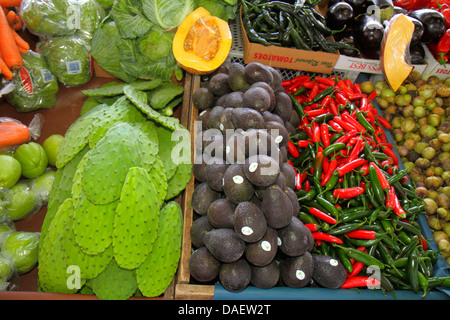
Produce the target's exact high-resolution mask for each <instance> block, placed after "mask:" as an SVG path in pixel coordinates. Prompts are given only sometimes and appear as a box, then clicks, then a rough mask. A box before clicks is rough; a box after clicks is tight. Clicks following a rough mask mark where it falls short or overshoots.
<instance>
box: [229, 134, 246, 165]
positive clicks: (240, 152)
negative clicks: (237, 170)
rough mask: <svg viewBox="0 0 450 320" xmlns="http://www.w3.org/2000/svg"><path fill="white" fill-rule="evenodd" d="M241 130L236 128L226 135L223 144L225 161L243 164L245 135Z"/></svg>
mask: <svg viewBox="0 0 450 320" xmlns="http://www.w3.org/2000/svg"><path fill="white" fill-rule="evenodd" d="M242 132H243V131H242V130H240V129H239V130H236V131H235V132H233V134H231V135H230V137H228V136H227V141H226V145H225V153H226V161H227V163H230V164H233V163H238V164H244V162H245V159H246V157H245V136H244V135H243V134H242Z"/></svg>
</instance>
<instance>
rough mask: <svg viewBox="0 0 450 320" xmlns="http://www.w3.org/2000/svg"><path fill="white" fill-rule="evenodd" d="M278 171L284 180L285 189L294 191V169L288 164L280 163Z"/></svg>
mask: <svg viewBox="0 0 450 320" xmlns="http://www.w3.org/2000/svg"><path fill="white" fill-rule="evenodd" d="M280 171H281V172H282V173H283V175H284V177H285V178H286V187H288V188H291V189H295V179H296V177H295V176H296V173H295V170H294V168H293V167H292V166H291V165H290V164H289V163H286V162H280Z"/></svg>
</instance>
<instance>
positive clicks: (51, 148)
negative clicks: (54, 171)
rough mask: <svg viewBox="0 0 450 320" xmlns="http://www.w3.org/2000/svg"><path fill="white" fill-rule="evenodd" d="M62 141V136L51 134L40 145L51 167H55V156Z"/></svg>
mask: <svg viewBox="0 0 450 320" xmlns="http://www.w3.org/2000/svg"><path fill="white" fill-rule="evenodd" d="M63 139H64V136H62V135H60V134H53V135H51V136H50V137H48V138H47V139H45V140H44V142H43V143H42V147H43V148H44V150H45V152H46V153H47V158H48V164H49V165H51V166H53V167H56V155H57V154H58V149H59V146H60V145H61V142H62V141H63Z"/></svg>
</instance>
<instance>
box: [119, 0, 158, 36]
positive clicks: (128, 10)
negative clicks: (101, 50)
mask: <svg viewBox="0 0 450 320" xmlns="http://www.w3.org/2000/svg"><path fill="white" fill-rule="evenodd" d="M111 13H112V16H113V19H114V21H115V22H116V25H117V28H118V29H119V32H120V35H121V36H122V37H123V38H137V37H141V36H143V35H145V34H146V33H147V32H148V31H149V30H150V28H151V27H152V26H153V23H152V22H150V21H149V20H147V18H146V17H145V16H144V15H143V14H142V1H141V0H117V1H115V2H114V5H113V6H112V9H111Z"/></svg>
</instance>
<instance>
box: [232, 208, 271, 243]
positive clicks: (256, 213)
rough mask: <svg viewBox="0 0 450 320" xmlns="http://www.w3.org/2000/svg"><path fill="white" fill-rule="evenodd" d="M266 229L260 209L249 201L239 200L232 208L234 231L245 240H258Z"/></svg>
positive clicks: (248, 241) (249, 241)
mask: <svg viewBox="0 0 450 320" xmlns="http://www.w3.org/2000/svg"><path fill="white" fill-rule="evenodd" d="M266 230H267V222H266V218H265V217H264V214H263V213H262V211H261V209H260V208H259V207H258V206H257V205H255V204H254V203H252V202H250V201H243V202H240V203H239V204H238V205H237V206H236V209H235V210H234V231H236V234H237V235H238V236H239V237H240V238H241V239H242V240H244V241H245V242H247V243H251V242H256V241H258V240H260V239H261V238H262V237H263V236H264V234H265V233H266Z"/></svg>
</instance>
